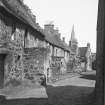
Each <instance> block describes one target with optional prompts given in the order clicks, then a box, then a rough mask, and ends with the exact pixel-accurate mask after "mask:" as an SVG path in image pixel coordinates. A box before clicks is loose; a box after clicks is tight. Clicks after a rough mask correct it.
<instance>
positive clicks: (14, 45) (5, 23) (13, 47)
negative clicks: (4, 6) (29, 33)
mask: <svg viewBox="0 0 105 105" xmlns="http://www.w3.org/2000/svg"><path fill="white" fill-rule="evenodd" d="M17 23H18V22H16V23H15V22H14V21H13V19H12V18H8V17H7V16H6V15H5V16H4V15H3V14H2V13H0V44H1V46H2V47H0V53H1V54H6V58H5V64H4V69H5V70H4V72H5V73H4V77H5V81H4V82H5V85H9V83H11V81H12V80H21V79H22V69H23V67H22V53H23V46H24V34H25V27H24V25H22V24H21V23H19V24H17ZM4 49H5V50H4Z"/></svg>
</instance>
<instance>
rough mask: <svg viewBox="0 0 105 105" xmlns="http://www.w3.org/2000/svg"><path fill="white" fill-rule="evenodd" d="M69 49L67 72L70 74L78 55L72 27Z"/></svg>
mask: <svg viewBox="0 0 105 105" xmlns="http://www.w3.org/2000/svg"><path fill="white" fill-rule="evenodd" d="M69 47H70V58H69V63H68V72H72V71H73V70H74V67H75V64H76V59H77V54H78V41H77V39H76V37H75V31H74V25H73V27H72V32H71V38H70V41H69Z"/></svg>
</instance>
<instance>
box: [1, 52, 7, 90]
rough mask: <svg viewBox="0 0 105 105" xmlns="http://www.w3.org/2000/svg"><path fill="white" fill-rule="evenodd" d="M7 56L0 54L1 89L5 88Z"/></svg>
mask: <svg viewBox="0 0 105 105" xmlns="http://www.w3.org/2000/svg"><path fill="white" fill-rule="evenodd" d="M5 57H6V54H0V89H2V88H3V87H4V61H5Z"/></svg>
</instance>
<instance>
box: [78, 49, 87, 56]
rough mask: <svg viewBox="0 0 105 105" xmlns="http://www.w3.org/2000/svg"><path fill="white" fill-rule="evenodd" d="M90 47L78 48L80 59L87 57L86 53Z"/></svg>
mask: <svg viewBox="0 0 105 105" xmlns="http://www.w3.org/2000/svg"><path fill="white" fill-rule="evenodd" d="M87 49H88V47H79V48H78V50H79V51H78V53H79V56H80V57H85V56H86V52H87Z"/></svg>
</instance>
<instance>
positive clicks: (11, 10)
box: [0, 0, 44, 88]
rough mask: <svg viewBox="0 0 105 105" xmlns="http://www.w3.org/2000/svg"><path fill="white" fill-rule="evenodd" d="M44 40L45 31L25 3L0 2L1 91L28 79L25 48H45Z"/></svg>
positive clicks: (16, 1) (7, 0)
mask: <svg viewBox="0 0 105 105" xmlns="http://www.w3.org/2000/svg"><path fill="white" fill-rule="evenodd" d="M33 39H35V40H34V41H33ZM39 39H40V41H39ZM28 40H31V41H28ZM43 40H44V35H43V34H42V30H41V29H40V28H39V26H38V25H37V24H36V23H35V20H34V18H33V17H32V15H31V14H30V13H29V12H28V11H27V9H26V7H25V5H24V4H23V2H22V1H21V0H0V88H3V87H4V86H7V85H9V84H12V85H13V83H14V81H15V82H16V81H18V82H19V81H22V80H24V78H25V77H26V76H25V72H26V71H27V70H26V69H25V65H26V64H25V63H24V59H25V58H24V56H25V51H26V52H27V50H26V49H25V48H30V47H34V46H42V45H43V44H41V43H40V42H42V41H43ZM33 43H34V44H33ZM40 44H41V45H40ZM33 45H34V46H33ZM39 50H40V49H39ZM43 53H44V52H43ZM42 55H43V54H42ZM27 59H28V58H27ZM43 59H44V58H43ZM28 66H29V67H30V66H31V67H32V65H28ZM27 69H28V68H27ZM28 70H29V69H28Z"/></svg>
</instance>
